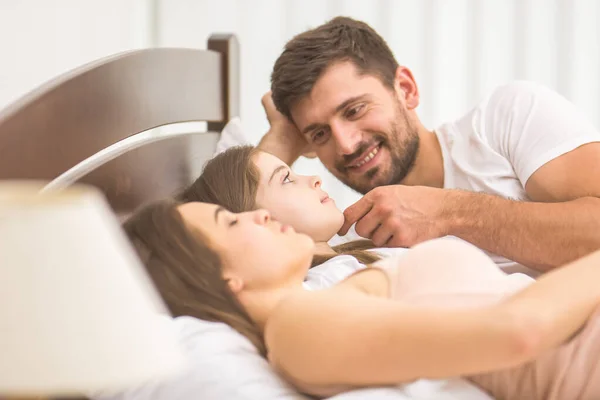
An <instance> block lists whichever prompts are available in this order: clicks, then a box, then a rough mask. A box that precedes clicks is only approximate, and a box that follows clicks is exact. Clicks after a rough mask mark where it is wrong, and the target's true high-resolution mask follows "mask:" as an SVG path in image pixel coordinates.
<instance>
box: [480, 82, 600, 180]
mask: <svg viewBox="0 0 600 400" xmlns="http://www.w3.org/2000/svg"><path fill="white" fill-rule="evenodd" d="M482 111H483V115H482V118H483V121H482V122H483V128H484V129H483V132H482V133H483V134H484V135H485V136H487V137H486V140H487V141H488V142H489V144H490V145H491V146H492V147H493V148H494V149H495V150H496V151H497V152H499V153H500V154H502V155H503V156H504V157H505V158H506V159H508V160H509V162H510V163H511V165H512V166H513V169H514V171H515V174H516V175H517V177H518V178H519V180H520V181H521V183H522V184H523V186H525V184H526V183H527V180H528V179H529V178H530V177H531V175H532V174H533V173H534V172H535V171H536V170H537V169H538V168H540V167H541V166H543V165H544V164H546V163H547V162H549V161H551V160H553V159H554V158H557V157H559V156H561V155H562V154H565V153H568V152H569V151H571V150H574V149H576V148H577V147H580V146H582V145H584V144H587V143H591V142H598V141H600V132H599V131H598V130H597V129H596V128H595V127H594V126H593V125H592V123H591V122H590V121H589V120H588V118H586V116H585V115H583V113H581V112H580V111H579V110H578V109H577V108H576V107H575V106H574V105H573V104H572V103H571V102H569V101H568V100H567V99H566V98H564V97H563V96H561V95H560V94H558V93H556V92H555V91H553V90H551V89H549V88H547V87H544V86H542V85H539V84H536V83H533V82H524V81H517V82H513V83H510V84H508V85H504V86H501V87H499V88H498V89H496V90H495V91H494V92H493V93H492V94H491V95H490V96H489V97H488V99H487V101H486V103H485V104H484V106H483V107H482Z"/></svg>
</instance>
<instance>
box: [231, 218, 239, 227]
mask: <svg viewBox="0 0 600 400" xmlns="http://www.w3.org/2000/svg"><path fill="white" fill-rule="evenodd" d="M237 223H238V220H237V218H236V219H234V220H232V221H231V222H229V226H234V225H235V224H237Z"/></svg>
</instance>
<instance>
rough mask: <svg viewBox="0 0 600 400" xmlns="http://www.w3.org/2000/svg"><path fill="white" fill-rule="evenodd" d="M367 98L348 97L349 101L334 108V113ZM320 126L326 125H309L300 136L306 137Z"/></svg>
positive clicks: (363, 95)
mask: <svg viewBox="0 0 600 400" xmlns="http://www.w3.org/2000/svg"><path fill="white" fill-rule="evenodd" d="M367 97H368V95H367V94H361V95H359V96H354V97H350V98H349V99H346V100H344V101H343V102H342V103H341V104H340V105H338V106H337V107H336V108H335V112H336V113H338V112H340V111H342V110H343V109H344V108H346V107H348V105H349V104H351V103H354V102H355V101H358V100H363V99H365V98H367ZM322 126H327V125H325V124H319V123H314V124H310V125H309V126H307V127H306V128H304V129H303V130H302V134H303V135H306V134H307V133H308V132H310V131H312V130H314V129H316V128H320V127H322Z"/></svg>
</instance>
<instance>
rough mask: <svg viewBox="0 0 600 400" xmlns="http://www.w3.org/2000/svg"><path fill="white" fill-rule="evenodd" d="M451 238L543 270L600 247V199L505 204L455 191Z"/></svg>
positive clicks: (451, 199) (449, 208) (450, 207)
mask: <svg viewBox="0 0 600 400" xmlns="http://www.w3.org/2000/svg"><path fill="white" fill-rule="evenodd" d="M445 215H446V217H447V219H448V221H449V225H448V226H449V228H448V229H449V232H448V233H449V234H450V235H454V236H457V237H460V238H462V239H465V240H467V241H469V242H471V243H473V244H475V245H476V246H478V247H480V248H482V249H485V250H488V251H491V252H493V253H496V254H498V255H501V256H504V257H506V258H508V259H511V260H514V261H516V262H518V263H520V264H523V265H526V266H528V267H530V268H534V269H537V270H539V271H547V270H549V269H552V268H554V267H557V266H560V265H563V264H565V263H567V262H569V261H572V260H574V259H576V258H579V257H581V256H583V255H585V254H588V253H590V252H592V251H593V250H596V249H599V248H600V199H598V198H595V197H584V198H580V199H577V200H573V201H568V202H564V203H533V202H519V201H513V200H506V199H503V198H500V197H495V196H491V195H487V194H481V193H472V192H462V191H452V193H451V195H450V196H448V203H447V207H446V210H445Z"/></svg>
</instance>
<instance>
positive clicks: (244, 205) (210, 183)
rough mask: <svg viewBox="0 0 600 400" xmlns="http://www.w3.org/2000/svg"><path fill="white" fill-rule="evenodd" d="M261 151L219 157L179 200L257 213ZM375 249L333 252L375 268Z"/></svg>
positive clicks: (354, 245)
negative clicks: (258, 159)
mask: <svg viewBox="0 0 600 400" xmlns="http://www.w3.org/2000/svg"><path fill="white" fill-rule="evenodd" d="M259 151H260V150H259V149H257V148H255V147H252V146H239V147H231V148H229V149H227V150H226V151H224V152H222V153H220V154H218V155H217V156H215V157H214V158H212V159H211V160H210V161H208V163H207V164H206V166H205V167H204V171H203V172H202V175H200V177H199V178H198V179H196V181H195V182H194V183H193V184H192V185H191V186H190V187H188V188H187V189H185V190H184V191H183V192H182V193H181V194H180V195H179V196H178V199H179V200H180V201H182V202H186V203H187V202H192V201H199V202H203V203H212V204H218V205H220V206H223V207H225V208H226V209H228V210H229V211H231V212H235V213H240V212H246V211H253V210H256V209H257V208H258V206H257V204H256V195H257V193H258V185H259V182H260V171H259V170H258V168H257V167H256V165H255V164H254V162H253V161H252V158H253V157H254V155H255V154H256V153H257V152H259ZM374 247H375V246H374V245H373V243H372V242H371V241H370V240H356V241H352V242H348V243H344V244H342V245H339V246H335V247H333V250H334V251H335V252H336V253H337V255H342V254H346V255H351V256H353V257H354V258H356V259H357V260H358V261H359V262H361V263H363V264H371V263H374V262H375V261H377V260H379V257H378V256H377V255H376V254H374V253H371V252H368V251H366V250H367V249H372V248H374ZM335 256H336V255H331V254H327V255H325V254H317V255H315V256H314V257H313V261H312V266H313V267H314V266H316V265H319V264H322V263H324V262H325V261H327V260H329V259H331V258H333V257H335Z"/></svg>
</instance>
